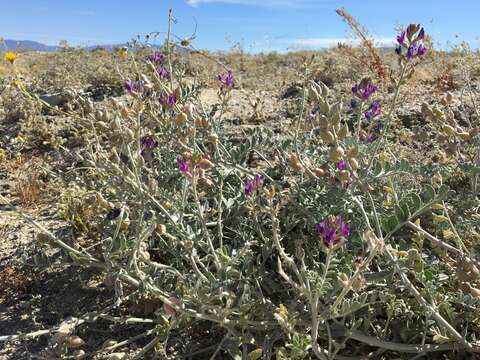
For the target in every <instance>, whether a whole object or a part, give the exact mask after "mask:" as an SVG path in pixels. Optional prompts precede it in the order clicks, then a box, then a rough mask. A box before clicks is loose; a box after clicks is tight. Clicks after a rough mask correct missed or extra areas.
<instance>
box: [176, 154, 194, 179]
mask: <svg viewBox="0 0 480 360" xmlns="http://www.w3.org/2000/svg"><path fill="white" fill-rule="evenodd" d="M177 165H178V171H180V173H181V174H182V175H185V176H188V177H191V176H192V174H191V173H190V162H189V161H188V160H184V159H183V158H182V157H181V156H180V155H178V156H177Z"/></svg>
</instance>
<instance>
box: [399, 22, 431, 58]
mask: <svg viewBox="0 0 480 360" xmlns="http://www.w3.org/2000/svg"><path fill="white" fill-rule="evenodd" d="M418 28H419V26H417V25H415V24H410V25H409V26H408V27H407V29H406V30H403V31H402V32H401V33H400V34H399V35H397V43H398V46H397V47H396V48H395V52H396V53H397V55H399V56H402V52H403V49H404V48H405V49H406V50H407V52H406V58H407V59H412V58H415V57H421V56H423V55H425V54H426V53H427V51H428V48H427V47H426V46H425V44H424V43H423V41H424V40H425V37H426V35H425V29H424V28H423V27H422V28H420V30H418ZM417 31H418V34H417V35H416V36H415V33H416V32H417Z"/></svg>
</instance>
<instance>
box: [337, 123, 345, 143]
mask: <svg viewBox="0 0 480 360" xmlns="http://www.w3.org/2000/svg"><path fill="white" fill-rule="evenodd" d="M337 136H338V138H339V139H340V140H343V139H345V138H346V137H347V136H348V126H347V125H343V126H342V127H341V128H340V131H339V132H338V134H337Z"/></svg>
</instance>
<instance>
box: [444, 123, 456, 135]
mask: <svg viewBox="0 0 480 360" xmlns="http://www.w3.org/2000/svg"><path fill="white" fill-rule="evenodd" d="M442 130H443V132H444V133H445V134H447V135H448V136H450V135H453V134H454V132H455V129H454V128H453V127H451V126H450V125H447V124H445V125H443V126H442Z"/></svg>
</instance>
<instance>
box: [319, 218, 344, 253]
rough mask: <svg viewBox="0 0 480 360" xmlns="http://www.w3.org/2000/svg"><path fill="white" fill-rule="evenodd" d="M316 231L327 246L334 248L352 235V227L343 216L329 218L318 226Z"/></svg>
mask: <svg viewBox="0 0 480 360" xmlns="http://www.w3.org/2000/svg"><path fill="white" fill-rule="evenodd" d="M316 229H317V233H318V234H319V235H320V236H321V237H322V239H323V241H324V243H325V245H327V246H329V247H332V246H333V245H334V244H335V242H336V241H338V240H339V239H341V238H347V237H348V236H349V235H350V233H351V229H350V227H349V226H348V225H347V224H346V223H345V222H344V221H343V219H342V217H341V216H332V215H330V216H328V217H327V218H326V219H324V220H322V221H321V222H320V223H318V224H317V225H316Z"/></svg>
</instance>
